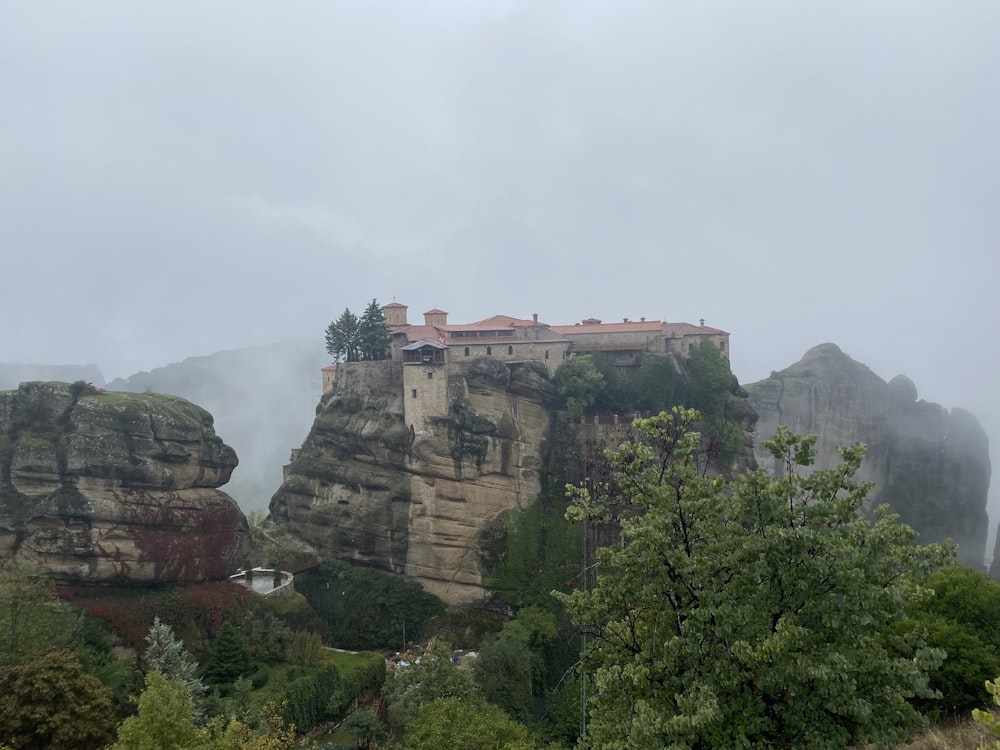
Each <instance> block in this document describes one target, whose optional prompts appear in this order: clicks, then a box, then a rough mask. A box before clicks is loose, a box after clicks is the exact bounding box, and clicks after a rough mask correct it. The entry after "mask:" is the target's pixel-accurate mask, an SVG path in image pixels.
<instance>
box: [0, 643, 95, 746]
mask: <svg viewBox="0 0 1000 750" xmlns="http://www.w3.org/2000/svg"><path fill="white" fill-rule="evenodd" d="M113 738H114V710H113V708H112V705H111V692H110V691H109V690H108V689H107V688H106V687H104V685H102V684H101V682H100V680H98V679H97V678H96V677H92V676H91V675H88V674H85V673H84V671H83V668H82V667H81V666H80V660H79V659H78V658H77V656H76V654H74V653H73V652H72V651H68V650H66V649H59V648H50V649H48V650H46V651H41V652H36V653H34V654H32V655H31V656H29V657H27V658H25V659H23V660H22V661H20V662H18V663H17V664H15V665H13V666H7V667H0V743H3V744H6V745H8V746H9V747H11V748H13V749H14V750H21V748H31V749H32V750H33V749H34V748H49V749H50V750H90V748H95V749H96V748H100V747H105V746H106V745H107V744H108V743H109V742H110V741H111V740H112V739H113Z"/></svg>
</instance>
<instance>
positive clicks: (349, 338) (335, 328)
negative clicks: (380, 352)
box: [326, 308, 361, 362]
mask: <svg viewBox="0 0 1000 750" xmlns="http://www.w3.org/2000/svg"><path fill="white" fill-rule="evenodd" d="M360 324H361V322H360V321H359V320H358V316H357V315H355V314H354V313H352V312H351V311H350V309H349V308H345V309H344V312H342V313H341V314H340V317H339V318H337V319H336V320H335V321H333V322H332V323H330V325H329V326H327V328H326V351H327V353H328V354H329V355H330V356H331V357H333V359H334V361H335V362H339V361H341V360H342V359H343V360H346V361H347V362H357V361H358V359H359V352H360V347H359V338H358V335H359V331H358V328H359V326H360Z"/></svg>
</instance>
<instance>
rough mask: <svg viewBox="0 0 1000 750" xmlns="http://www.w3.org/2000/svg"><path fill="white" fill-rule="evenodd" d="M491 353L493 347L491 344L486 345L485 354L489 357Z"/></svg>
mask: <svg viewBox="0 0 1000 750" xmlns="http://www.w3.org/2000/svg"><path fill="white" fill-rule="evenodd" d="M492 354H493V347H492V346H487V347H486V356H487V357H489V356H492Z"/></svg>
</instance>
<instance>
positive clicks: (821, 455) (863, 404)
mask: <svg viewBox="0 0 1000 750" xmlns="http://www.w3.org/2000/svg"><path fill="white" fill-rule="evenodd" d="M745 388H746V390H747V391H748V392H749V394H750V403H751V405H752V406H753V407H754V409H755V410H756V411H757V413H758V414H759V420H758V422H757V439H756V442H755V453H756V457H757V462H758V464H759V465H761V466H764V467H769V466H774V458H773V457H772V456H771V455H770V454H769V453H768V452H767V451H766V449H765V448H764V447H763V441H764V440H765V439H766V438H768V437H770V436H771V435H773V434H774V432H775V429H776V428H777V426H778V425H784V426H786V427H788V428H789V429H791V430H792V431H793V432H798V433H802V434H816V435H819V443H818V446H817V447H818V454H817V462H816V463H817V466H819V467H823V468H827V467H830V466H833V465H835V464H836V462H837V458H838V457H837V454H836V451H835V449H836V448H837V447H838V446H843V445H848V444H851V443H854V442H858V441H861V442H864V443H866V444H867V445H868V456H867V457H866V459H865V461H864V464H863V465H862V469H861V473H860V478H861V479H865V480H869V481H873V482H875V489H874V491H873V492H872V494H871V496H870V498H869V504H868V509H869V510H870V509H871V508H873V507H875V506H876V505H879V504H881V503H888V504H889V505H890V506H891V507H892V508H893V510H894V511H895V512H897V513H899V515H900V516H901V518H902V520H903V521H904V522H905V523H907V524H909V525H910V526H913V527H914V528H915V529H917V530H918V531H919V532H920V535H921V536H920V538H921V541H924V542H933V541H944V540H945V539H949V538H950V539H952V540H953V541H955V542H956V543H957V544H958V546H959V560H960V561H961V562H963V563H965V564H968V565H974V566H976V567H982V565H983V558H984V553H985V546H986V536H987V530H988V523H989V521H988V517H987V514H986V501H987V492H988V489H989V481H990V459H989V453H988V447H989V446H988V440H987V437H986V434H985V433H984V432H983V430H982V428H981V427H980V425H979V422H978V421H977V420H976V418H975V417H974V416H973V415H972V414H970V413H969V412H966V411H964V410H962V409H952V410H951V411H950V412H949V411H948V410H946V409H944V408H942V407H941V406H939V405H938V404H933V403H928V402H927V401H922V400H917V389H916V386H915V385H914V384H913V383H912V382H911V381H910V380H909V379H907V378H906V377H904V376H897V377H895V378H893V379H892V380H891V381H889V382H888V383H887V382H886V381H884V380H882V378H880V377H879V376H878V375H876V374H875V373H874V372H872V371H871V370H869V369H868V368H867V367H865V366H864V365H862V364H860V363H858V362H856V361H854V360H853V359H851V358H850V357H849V356H847V355H846V354H844V353H843V352H842V351H841V350H840V349H839V348H838V347H837V346H835V345H834V344H821V345H820V346H816V347H814V348H812V349H810V350H809V351H808V352H806V354H805V356H803V357H802V359H801V360H800V361H799V362H797V363H796V364H794V365H792V366H790V367H788V368H786V369H784V370H782V371H780V372H774V373H772V374H771V377H769V378H767V379H765V380H761V381H759V382H757V383H752V384H750V385H746V386H745ZM776 468H777V467H776Z"/></svg>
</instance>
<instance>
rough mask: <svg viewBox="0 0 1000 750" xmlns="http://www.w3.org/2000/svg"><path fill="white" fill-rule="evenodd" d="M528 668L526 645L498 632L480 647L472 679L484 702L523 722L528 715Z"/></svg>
mask: <svg viewBox="0 0 1000 750" xmlns="http://www.w3.org/2000/svg"><path fill="white" fill-rule="evenodd" d="M531 667H532V653H531V648H530V647H529V646H528V644H527V643H525V641H524V640H522V639H520V638H517V637H513V636H511V635H510V634H506V635H505V632H504V631H501V632H500V634H499V635H498V636H496V637H495V638H492V639H490V640H488V641H487V642H485V643H484V644H483V645H482V646H481V647H480V649H479V658H478V659H476V662H475V665H474V666H473V676H474V677H475V680H476V684H477V685H478V686H479V689H480V690H481V691H482V694H483V697H484V698H485V699H486V700H488V701H489V702H490V703H492V704H493V705H495V706H499V707H500V708H502V709H503V710H504V711H506V712H507V713H508V714H510V715H511V716H513V717H514V718H516V719H519V720H521V721H524V720H525V719H527V718H528V715H529V714H530V712H531V698H532V690H531V676H532V670H531Z"/></svg>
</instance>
